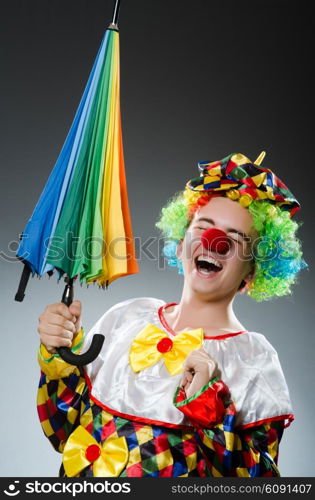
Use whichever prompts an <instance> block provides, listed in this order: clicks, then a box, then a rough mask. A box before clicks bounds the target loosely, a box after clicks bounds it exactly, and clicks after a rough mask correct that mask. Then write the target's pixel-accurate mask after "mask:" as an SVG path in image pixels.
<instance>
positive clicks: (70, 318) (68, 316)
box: [37, 300, 81, 354]
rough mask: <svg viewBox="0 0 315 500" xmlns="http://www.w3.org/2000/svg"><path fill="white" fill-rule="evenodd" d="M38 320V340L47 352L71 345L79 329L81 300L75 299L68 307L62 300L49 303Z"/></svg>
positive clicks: (54, 351)
mask: <svg viewBox="0 0 315 500" xmlns="http://www.w3.org/2000/svg"><path fill="white" fill-rule="evenodd" d="M38 320H39V326H38V328H37V331H38V333H39V336H40V341H41V343H42V344H43V345H44V346H45V347H46V349H47V350H48V351H49V352H51V353H53V354H54V353H56V352H57V351H56V349H55V348H56V347H62V346H65V347H71V346H72V341H73V338H74V337H75V336H76V335H77V333H78V332H79V331H80V329H81V302H80V301H79V300H75V301H74V302H72V304H71V305H70V306H69V307H68V306H66V305H65V304H63V303H62V302H56V303H55V304H49V305H48V306H47V307H46V308H45V311H44V312H43V314H41V315H40V317H39V318H38Z"/></svg>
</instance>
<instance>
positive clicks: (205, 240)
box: [201, 227, 230, 254]
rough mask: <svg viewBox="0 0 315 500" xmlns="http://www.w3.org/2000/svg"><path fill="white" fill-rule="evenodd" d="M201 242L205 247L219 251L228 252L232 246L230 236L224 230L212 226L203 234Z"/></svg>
mask: <svg viewBox="0 0 315 500" xmlns="http://www.w3.org/2000/svg"><path fill="white" fill-rule="evenodd" d="M201 243H202V246H203V247H204V248H206V249H207V250H211V251H213V252H217V253H222V254H224V253H227V252H228V251H229V248H230V243H229V238H228V236H227V235H226V233H225V232H224V231H221V230H220V229H216V228H214V227H211V228H209V229H206V230H205V231H204V232H203V233H202V235H201Z"/></svg>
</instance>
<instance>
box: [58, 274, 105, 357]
mask: <svg viewBox="0 0 315 500" xmlns="http://www.w3.org/2000/svg"><path fill="white" fill-rule="evenodd" d="M66 283H67V284H66V286H65V289H64V292H63V295H62V299H61V302H62V303H63V304H65V305H66V306H68V307H69V306H70V304H72V302H73V278H66ZM104 340H105V337H104V335H101V334H99V333H96V334H95V335H94V336H93V339H92V343H91V346H90V348H89V350H88V351H86V352H85V353H84V354H73V352H72V351H71V349H70V348H69V347H57V352H58V354H59V355H60V357H61V358H62V359H63V360H64V361H66V363H69V364H70V365H74V366H84V365H88V364H89V363H92V361H94V359H96V358H97V356H98V355H99V353H100V351H101V349H102V347H103V343H104Z"/></svg>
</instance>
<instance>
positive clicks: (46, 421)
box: [37, 329, 89, 453]
mask: <svg viewBox="0 0 315 500" xmlns="http://www.w3.org/2000/svg"><path fill="white" fill-rule="evenodd" d="M83 338H84V332H83V329H81V331H80V332H79V334H78V335H77V336H76V338H75V340H74V342H73V344H72V349H71V350H72V351H73V352H74V353H77V354H78V353H79V352H80V350H81V347H82V344H83ZM38 362H39V365H40V368H41V376H40V381H39V387H38V391H37V411H38V416H39V420H40V423H41V426H42V429H43V431H44V434H45V435H46V437H47V438H48V439H49V441H50V442H51V444H52V445H53V447H54V448H55V450H57V451H59V452H60V453H62V451H63V448H64V445H65V443H66V441H67V439H68V437H69V436H70V434H71V433H72V431H73V430H74V429H75V428H76V427H77V425H79V423H80V416H81V414H83V413H84V412H86V411H87V409H88V408H89V395H88V387H87V385H86V381H85V377H84V372H83V370H82V369H80V368H78V367H76V366H73V365H70V364H68V363H66V362H65V361H63V359H62V358H61V357H60V356H59V355H58V354H51V353H49V352H48V351H47V349H46V348H45V347H44V346H43V345H42V344H41V345H40V347H39V350H38Z"/></svg>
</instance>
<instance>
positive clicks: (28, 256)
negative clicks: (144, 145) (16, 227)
mask: <svg viewBox="0 0 315 500" xmlns="http://www.w3.org/2000/svg"><path fill="white" fill-rule="evenodd" d="M118 6H119V2H118V1H116V4H115V10H114V16H113V22H112V24H111V25H110V26H109V28H108V29H107V30H106V32H105V35H104V38H103V40H102V43H101V46H100V48H99V51H98V54H97V56H96V59H95V62H94V65H93V68H92V71H91V74H90V76H89V79H88V82H87V85H86V88H85V90H84V93H83V96H82V98H81V102H80V104H79V107H78V109H77V112H76V115H75V117H74V120H73V123H72V125H71V128H70V130H69V133H68V136H67V138H66V140H65V143H64V145H63V147H62V150H61V152H60V155H59V157H58V159H57V162H56V164H55V167H54V168H53V170H52V172H51V175H50V177H49V179H48V181H47V183H46V186H45V188H44V190H43V192H42V194H41V196H40V198H39V201H38V203H37V205H36V207H35V209H34V212H33V214H32V216H31V218H30V219H29V221H28V223H27V225H26V227H25V229H24V231H23V234H22V237H21V242H20V245H19V248H18V251H17V254H16V255H17V257H18V258H19V259H20V260H22V261H23V262H24V263H25V265H26V267H25V269H26V271H27V272H28V273H30V272H31V273H32V274H33V275H34V274H37V275H38V276H42V275H43V274H45V273H46V272H48V273H49V274H52V273H53V271H54V270H57V272H58V274H59V277H60V276H61V275H63V274H64V273H65V274H66V275H67V276H68V277H69V278H74V277H79V279H80V281H81V282H85V283H92V282H97V283H98V284H99V285H100V286H104V285H106V286H107V285H108V284H110V283H111V282H112V281H113V280H115V279H117V278H119V277H121V276H126V275H130V274H134V273H137V272H139V268H138V264H137V261H136V258H135V250H134V242H133V235H132V227H131V218H130V212H129V205H128V196H127V186H126V176H125V166H124V154H123V144H122V130H121V115H120V68H119V33H118V28H117V24H116V21H117V15H118ZM26 282H27V280H26ZM25 286H26V283H25V280H24V288H25ZM22 291H23V290H22ZM20 292H21V290H20ZM23 296H24V293H22V294H21V293H19V296H18V297H16V300H22V299H23Z"/></svg>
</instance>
